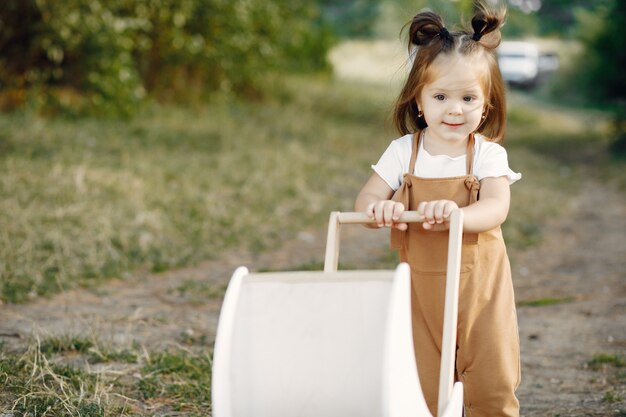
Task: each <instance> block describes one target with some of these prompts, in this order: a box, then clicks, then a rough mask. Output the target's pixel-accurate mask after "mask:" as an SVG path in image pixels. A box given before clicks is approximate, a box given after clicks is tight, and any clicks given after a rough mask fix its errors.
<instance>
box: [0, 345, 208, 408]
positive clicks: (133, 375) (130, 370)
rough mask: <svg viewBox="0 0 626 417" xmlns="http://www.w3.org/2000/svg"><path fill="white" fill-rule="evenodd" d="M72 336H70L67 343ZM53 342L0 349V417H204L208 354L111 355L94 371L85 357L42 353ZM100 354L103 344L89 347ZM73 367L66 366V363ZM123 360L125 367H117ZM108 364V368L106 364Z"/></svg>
mask: <svg viewBox="0 0 626 417" xmlns="http://www.w3.org/2000/svg"><path fill="white" fill-rule="evenodd" d="M70 339H71V338H69V337H68V340H70ZM56 344H57V341H56V340H44V341H41V342H33V343H31V344H30V348H29V349H28V350H27V351H26V352H24V353H23V354H20V355H18V354H8V353H6V352H2V351H0V383H2V387H3V389H2V391H1V392H0V414H1V413H5V414H9V415H13V416H15V417H25V416H63V417H65V416H67V417H80V416H82V417H105V416H149V415H155V413H156V414H158V415H173V414H175V415H187V416H206V415H208V414H209V413H210V410H211V405H210V396H211V363H212V362H211V355H209V354H207V353H194V352H191V351H189V350H186V349H183V348H179V349H174V350H170V351H161V352H151V353H148V352H147V351H146V350H145V349H144V348H142V347H139V346H135V347H134V348H133V350H132V351H127V350H126V351H119V352H118V353H111V354H110V355H109V356H108V357H107V358H106V360H102V359H103V358H102V357H101V358H100V359H101V361H99V362H98V363H99V364H100V366H99V367H98V368H97V369H94V368H92V367H91V365H90V363H91V362H90V361H89V359H88V356H85V355H80V356H78V357H76V356H73V355H70V354H69V352H68V351H66V350H60V351H57V352H52V351H50V350H48V351H47V352H44V351H43V349H42V347H43V346H46V345H48V346H49V345H56ZM92 348H95V349H96V350H98V351H107V350H109V349H108V348H106V347H105V346H96V345H94V346H92ZM70 359H71V361H72V365H70V364H67V363H64V362H67V361H68V360H70ZM120 359H121V360H122V361H128V360H129V359H130V361H128V362H124V363H127V364H131V365H127V366H125V367H119V366H117V367H115V366H114V365H115V363H116V362H119V361H120ZM107 365H108V366H107ZM179 413H184V414H179Z"/></svg>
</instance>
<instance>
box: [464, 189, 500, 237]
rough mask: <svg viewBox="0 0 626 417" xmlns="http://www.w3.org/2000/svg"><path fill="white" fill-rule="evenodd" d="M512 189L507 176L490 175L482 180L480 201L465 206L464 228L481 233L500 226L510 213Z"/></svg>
mask: <svg viewBox="0 0 626 417" xmlns="http://www.w3.org/2000/svg"><path fill="white" fill-rule="evenodd" d="M510 202H511V190H510V189H509V181H508V179H507V178H506V177H496V178H494V177H488V178H483V179H482V180H481V181H480V196H479V198H478V201H477V202H475V203H474V204H471V205H469V206H467V207H464V208H463V214H464V220H463V230H465V231H467V232H469V233H480V232H486V231H487V230H491V229H493V228H495V227H498V226H500V225H501V224H502V223H504V221H505V220H506V216H507V215H508V214H509V204H510Z"/></svg>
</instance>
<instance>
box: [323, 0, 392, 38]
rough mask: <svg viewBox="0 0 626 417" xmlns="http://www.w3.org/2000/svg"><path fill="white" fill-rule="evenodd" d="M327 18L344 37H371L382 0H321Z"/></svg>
mask: <svg viewBox="0 0 626 417" xmlns="http://www.w3.org/2000/svg"><path fill="white" fill-rule="evenodd" d="M319 3H320V5H321V7H322V13H323V15H324V17H325V20H326V21H327V22H329V24H330V25H331V27H332V28H333V32H334V33H335V34H337V36H339V37H343V38H370V37H372V36H374V35H375V30H374V29H375V25H376V21H377V20H378V17H379V15H380V7H381V3H382V2H381V0H346V1H337V0H319Z"/></svg>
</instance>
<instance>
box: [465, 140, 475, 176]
mask: <svg viewBox="0 0 626 417" xmlns="http://www.w3.org/2000/svg"><path fill="white" fill-rule="evenodd" d="M465 159H466V163H467V175H472V173H473V171H474V133H470V135H469V139H468V140H467V152H466V153H465Z"/></svg>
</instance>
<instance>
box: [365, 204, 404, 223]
mask: <svg viewBox="0 0 626 417" xmlns="http://www.w3.org/2000/svg"><path fill="white" fill-rule="evenodd" d="M365 213H366V214H367V215H368V216H370V217H371V218H373V219H376V225H377V226H378V227H383V226H387V227H394V228H396V229H398V230H406V229H407V228H408V225H407V224H406V223H396V222H397V220H398V219H399V218H400V215H401V214H402V213H404V204H402V203H398V202H396V201H392V200H380V201H377V202H374V203H370V204H369V205H368V206H367V209H366V210H365Z"/></svg>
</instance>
